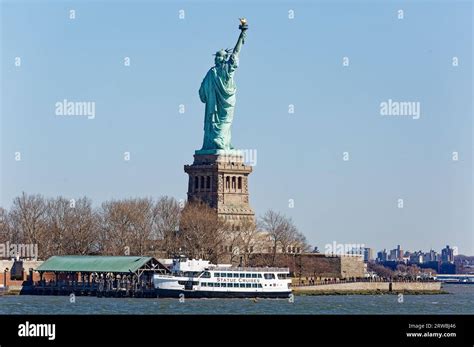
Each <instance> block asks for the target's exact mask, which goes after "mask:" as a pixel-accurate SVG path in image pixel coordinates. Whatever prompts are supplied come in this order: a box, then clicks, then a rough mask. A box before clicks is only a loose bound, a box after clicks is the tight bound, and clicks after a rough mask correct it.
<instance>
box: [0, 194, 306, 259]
mask: <svg viewBox="0 0 474 347" xmlns="http://www.w3.org/2000/svg"><path fill="white" fill-rule="evenodd" d="M7 241H8V242H10V243H16V244H37V245H38V253H39V254H38V258H39V259H47V258H49V257H50V256H53V255H141V256H146V255H149V256H160V257H167V258H169V257H173V256H177V255H184V256H188V257H190V258H202V259H208V260H211V261H214V262H218V261H221V260H222V259H224V256H225V259H226V260H228V259H230V260H231V261H236V258H237V257H238V258H239V259H240V261H243V262H244V264H246V263H248V262H249V259H250V257H251V256H252V254H254V253H259V252H260V253H261V252H264V253H266V254H267V255H269V257H270V259H271V263H274V262H275V259H276V255H277V253H287V252H291V251H292V246H293V251H294V246H295V245H297V248H298V250H299V251H300V252H303V251H306V250H308V249H309V246H308V244H307V242H306V239H305V237H304V235H303V234H302V233H301V232H299V231H298V229H297V228H296V226H295V224H294V223H293V221H292V220H291V218H288V217H286V216H284V215H282V214H281V213H278V212H275V211H272V210H269V211H267V212H266V213H265V214H264V215H263V216H262V217H261V218H258V219H257V221H252V220H244V221H243V222H241V223H240V225H239V227H238V228H233V227H231V226H230V225H229V223H227V222H225V221H223V220H222V219H221V218H218V216H217V213H216V211H215V210H214V209H212V208H210V207H208V206H207V205H206V204H204V203H200V202H192V203H182V204H181V203H180V202H178V201H177V200H176V199H174V198H172V197H167V196H164V197H160V198H158V199H157V200H155V199H152V198H129V199H120V200H109V201H105V202H103V203H102V204H101V205H100V206H98V207H94V206H93V204H92V200H91V199H89V198H87V197H81V198H79V199H67V198H65V197H61V196H59V197H56V198H45V197H43V196H42V195H38V194H36V195H31V194H26V193H22V195H21V196H18V197H16V198H15V199H14V200H13V204H12V206H11V207H10V209H9V210H7V209H5V208H2V207H0V242H1V243H5V242H7Z"/></svg>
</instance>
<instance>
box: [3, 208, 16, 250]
mask: <svg viewBox="0 0 474 347" xmlns="http://www.w3.org/2000/svg"><path fill="white" fill-rule="evenodd" d="M12 231H13V229H12V227H11V225H10V218H9V216H8V211H7V210H5V209H4V208H3V207H0V242H1V243H5V242H7V241H12V240H13V233H12Z"/></svg>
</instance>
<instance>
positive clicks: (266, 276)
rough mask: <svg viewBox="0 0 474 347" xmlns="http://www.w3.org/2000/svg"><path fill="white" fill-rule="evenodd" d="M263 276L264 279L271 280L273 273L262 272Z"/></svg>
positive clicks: (273, 277)
mask: <svg viewBox="0 0 474 347" xmlns="http://www.w3.org/2000/svg"><path fill="white" fill-rule="evenodd" d="M263 277H265V279H266V280H273V279H275V275H274V274H263Z"/></svg>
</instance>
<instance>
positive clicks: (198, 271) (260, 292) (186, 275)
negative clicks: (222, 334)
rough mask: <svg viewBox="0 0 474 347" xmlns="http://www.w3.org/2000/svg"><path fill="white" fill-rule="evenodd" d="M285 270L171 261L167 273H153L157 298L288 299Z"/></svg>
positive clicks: (287, 277)
mask: <svg viewBox="0 0 474 347" xmlns="http://www.w3.org/2000/svg"><path fill="white" fill-rule="evenodd" d="M288 275H289V269H288V268H270V267H262V268H256V267H253V268H251V267H245V268H244V267H231V266H230V265H214V264H210V263H209V261H206V260H201V259H199V260H196V259H192V260H189V259H186V258H184V259H175V260H173V265H172V267H171V274H155V275H154V276H153V284H154V286H155V289H156V291H157V294H158V297H182V296H184V297H185V298H288V297H289V296H290V294H291V288H290V284H291V279H290V278H289V276H288Z"/></svg>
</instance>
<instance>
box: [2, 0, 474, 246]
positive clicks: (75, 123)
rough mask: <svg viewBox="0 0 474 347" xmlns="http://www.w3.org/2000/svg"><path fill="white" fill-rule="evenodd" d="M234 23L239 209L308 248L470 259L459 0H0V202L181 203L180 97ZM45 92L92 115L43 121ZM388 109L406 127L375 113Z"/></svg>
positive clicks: (188, 147) (187, 96) (468, 42)
mask: <svg viewBox="0 0 474 347" xmlns="http://www.w3.org/2000/svg"><path fill="white" fill-rule="evenodd" d="M70 10H75V15H76V17H75V19H70V18H69V16H70V12H69V11H70ZM180 10H184V14H185V18H184V19H180V18H179V15H180V12H179V11H180ZM290 10H293V11H294V18H293V19H290V18H289V14H290V13H289V11H290ZM399 10H403V16H404V18H403V19H399V18H398V17H399V12H398V11H399ZM181 14H182V13H181ZM239 17H246V18H247V19H248V22H249V30H248V35H247V39H246V42H245V44H244V46H243V47H242V52H241V56H240V67H239V69H238V70H237V71H236V74H235V79H236V83H237V87H238V91H237V105H236V110H235V118H234V123H233V128H232V129H233V144H234V146H236V147H238V148H242V149H252V150H256V151H257V164H256V165H255V167H254V172H253V173H252V174H251V176H250V181H249V184H250V186H249V189H250V194H251V195H250V202H251V205H252V207H253V208H254V209H255V211H256V213H257V215H262V214H263V213H264V212H265V211H266V210H268V209H270V208H271V209H275V210H277V211H280V212H282V213H284V214H286V215H289V216H291V217H292V218H293V219H294V221H295V223H296V225H297V226H298V227H299V229H300V230H301V231H302V232H303V233H304V234H305V235H306V236H307V238H308V240H309V241H310V243H311V244H313V245H317V246H318V247H319V248H320V249H324V245H325V244H327V243H332V242H334V241H335V242H337V243H358V244H365V245H366V246H367V247H373V248H375V249H377V250H378V249H381V248H395V247H396V245H397V244H400V245H401V246H402V248H403V249H409V250H419V249H423V250H429V249H430V248H434V249H436V250H437V251H439V250H440V249H441V248H442V247H444V246H445V245H446V244H449V245H451V246H457V247H458V248H459V251H460V253H464V254H471V255H472V254H474V238H473V218H472V212H473V185H472V177H473V170H472V159H473V142H472V139H473V127H472V115H473V112H472V111H473V110H472V99H473V90H472V82H473V74H472V73H473V71H472V60H473V56H472V39H473V37H472V18H473V10H472V3H471V2H470V1H406V2H400V1H350V2H348V1H347V2H344V1H313V2H310V1H292V2H284V1H276V2H270V1H247V2H246V1H227V2H222V1H199V0H198V1H188V2H179V1H154V2H152V1H119V2H112V1H100V2H94V1H41V3H40V2H37V1H6V0H2V1H1V141H0V144H1V185H0V188H1V191H0V193H1V196H0V204H1V206H3V207H6V208H9V207H10V205H11V203H12V199H13V198H14V197H15V196H18V195H19V194H21V192H22V191H25V192H27V193H31V194H33V193H40V194H43V195H45V196H47V197H55V196H58V195H62V196H65V197H68V198H74V197H80V196H84V195H85V196H88V197H90V198H92V199H93V201H94V203H95V204H96V205H99V204H100V203H101V202H102V201H104V200H107V199H112V198H125V197H155V198H156V197H159V196H161V195H169V196H173V197H175V198H177V199H185V197H186V190H187V175H186V174H185V173H184V171H183V165H184V164H190V163H191V162H192V159H193V157H192V155H193V153H194V150H196V149H199V148H200V146H201V144H202V136H203V130H202V128H203V117H204V104H202V103H201V102H200V100H199V96H198V89H199V86H200V83H201V81H202V79H203V77H204V75H205V74H206V72H207V70H208V69H209V68H210V67H211V66H212V65H213V56H212V54H213V53H215V52H216V51H217V50H219V49H221V48H231V47H233V46H234V45H235V42H236V40H237V37H238V34H239V31H238V19H237V18H239ZM16 57H20V58H21V66H15V58H16ZM125 57H129V58H130V66H124V58H125ZM343 57H348V58H349V66H343ZM453 57H457V60H458V66H453ZM63 99H67V100H69V101H90V102H95V104H96V110H95V112H96V114H95V118H94V119H87V117H84V116H58V115H56V114H55V104H56V103H57V102H58V101H62V100H63ZM389 99H391V100H392V101H404V102H408V101H410V102H417V103H419V105H420V110H421V114H420V118H419V119H413V118H414V117H410V116H383V115H381V112H380V104H381V102H384V101H388V100H389ZM180 104H183V105H184V107H185V112H184V113H180V112H179V105H180ZM290 104H292V105H294V111H295V112H294V113H293V114H291V113H289V112H288V110H289V105H290ZM15 152H20V153H21V161H17V160H15V159H16V158H15ZM124 152H130V161H124V154H123V153H124ZM343 152H349V160H348V161H344V160H343ZM453 152H458V156H459V159H458V160H457V161H454V160H453ZM290 199H293V201H294V206H293V207H292V206H290V204H289V201H290ZM398 199H403V208H399V206H398V202H399V201H398Z"/></svg>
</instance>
